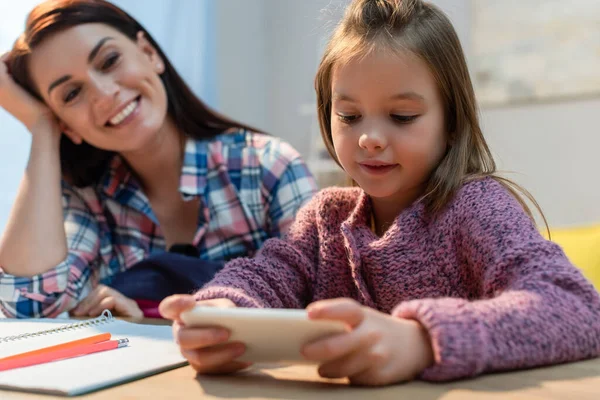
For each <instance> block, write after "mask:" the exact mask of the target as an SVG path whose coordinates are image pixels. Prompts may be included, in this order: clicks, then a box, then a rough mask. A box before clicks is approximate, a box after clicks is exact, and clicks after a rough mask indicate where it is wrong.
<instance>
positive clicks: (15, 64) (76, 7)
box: [8, 0, 257, 187]
mask: <svg viewBox="0 0 600 400" xmlns="http://www.w3.org/2000/svg"><path fill="white" fill-rule="evenodd" d="M87 23H102V24H106V25H109V26H111V27H113V28H114V29H116V30H118V31H119V32H121V33H122V34H124V35H125V36H127V37H129V38H130V39H131V40H134V41H135V40H136V35H137V33H138V32H139V31H143V32H144V34H145V36H146V38H147V39H148V41H149V42H150V44H152V46H153V47H154V48H155V49H156V51H157V52H158V54H159V56H160V57H161V59H162V60H163V62H164V65H165V71H164V72H163V73H162V74H161V80H162V82H163V84H164V85H165V89H166V92H167V103H168V109H167V113H168V115H169V116H170V117H171V118H172V119H173V121H174V123H175V125H176V127H177V128H178V129H179V131H180V132H183V133H185V134H186V135H189V136H191V137H195V138H198V139H205V138H210V137H213V136H215V135H218V134H220V133H223V132H224V131H226V130H227V129H230V128H243V129H248V130H252V131H257V130H256V129H253V128H251V127H249V126H246V125H243V124H240V123H238V122H235V121H232V120H230V119H228V118H226V117H224V116H222V115H219V114H218V113H216V112H215V111H213V110H211V109H210V108H208V107H207V106H206V105H205V104H204V103H203V102H202V101H201V100H200V99H198V97H196V95H194V93H193V92H192V90H191V89H190V88H189V87H188V86H187V84H186V83H185V82H184V81H183V79H182V78H181V76H180V75H179V74H178V73H177V71H176V70H175V68H174V67H173V65H172V64H171V63H170V62H169V60H168V58H167V57H166V55H165V54H164V52H163V51H162V50H161V48H160V46H159V45H158V44H157V43H156V41H155V40H154V39H153V38H152V36H151V35H150V34H149V33H148V32H147V31H146V30H145V29H144V28H143V27H142V25H141V24H140V23H139V22H137V21H136V20H135V19H133V18H132V17H131V16H130V15H128V14H127V13H126V12H125V11H123V10H121V9H120V8H118V7H117V6H115V5H113V4H111V3H109V2H107V1H104V0H48V1H46V2H44V3H42V4H39V5H38V6H36V7H35V8H34V9H33V10H32V11H31V12H30V13H29V16H28V17H27V21H26V23H25V32H24V33H23V34H22V35H21V36H20V37H19V38H18V39H17V41H16V42H15V45H14V47H13V49H12V51H11V55H10V58H9V61H8V65H9V69H10V71H11V74H12V76H13V78H14V79H15V81H16V82H17V83H18V84H20V85H21V86H23V87H24V88H25V89H26V90H27V91H28V92H29V93H31V94H32V95H34V96H35V97H36V98H38V99H40V100H41V97H40V96H39V94H38V93H37V90H36V86H35V84H34V82H32V79H31V76H30V74H29V68H28V61H29V55H30V54H31V52H32V51H34V49H35V47H36V46H37V45H39V44H40V43H41V42H42V41H44V40H45V39H46V38H48V37H49V36H50V35H52V34H54V33H56V32H59V31H62V30H65V29H68V28H70V27H73V26H76V25H81V24H87ZM113 155H114V152H111V151H106V150H101V149H98V148H96V147H93V146H91V145H89V144H88V143H85V142H83V143H82V144H81V145H76V144H74V143H73V142H71V140H69V139H68V138H67V137H66V136H65V135H63V136H62V138H61V142H60V158H61V168H62V173H63V176H65V177H67V178H68V179H69V181H71V182H72V183H73V184H74V185H76V186H79V187H82V186H88V185H91V184H94V183H96V182H98V180H99V179H100V178H101V176H102V175H103V174H104V172H105V171H106V168H107V166H108V162H109V161H110V159H111V158H112V156H113Z"/></svg>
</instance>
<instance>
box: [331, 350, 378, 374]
mask: <svg viewBox="0 0 600 400" xmlns="http://www.w3.org/2000/svg"><path fill="white" fill-rule="evenodd" d="M370 361H371V360H369V359H368V358H367V357H366V354H365V352H364V351H360V350H357V351H355V352H353V353H350V354H347V355H346V356H344V357H342V358H339V359H336V360H333V361H331V362H328V363H325V364H322V365H321V366H320V367H319V375H321V376H322V377H323V378H331V379H336V378H345V377H348V376H352V375H358V374H360V373H362V372H363V371H366V370H368V369H369V368H371V367H372V364H370Z"/></svg>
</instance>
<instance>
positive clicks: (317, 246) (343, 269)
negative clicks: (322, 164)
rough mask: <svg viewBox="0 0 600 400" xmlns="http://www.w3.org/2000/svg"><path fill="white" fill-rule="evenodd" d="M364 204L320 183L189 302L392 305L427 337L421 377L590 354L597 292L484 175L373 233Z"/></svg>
mask: <svg viewBox="0 0 600 400" xmlns="http://www.w3.org/2000/svg"><path fill="white" fill-rule="evenodd" d="M370 207H371V206H370V201H369V198H368V196H367V195H366V194H365V193H364V192H363V191H362V190H360V189H358V188H345V189H341V188H332V189H326V190H323V191H321V192H320V193H319V194H318V195H317V196H316V197H315V198H314V199H313V200H312V201H311V202H310V203H309V204H307V205H306V206H305V207H304V208H303V209H302V210H301V211H300V212H299V214H298V216H297V220H296V222H295V224H294V225H293V226H292V228H291V230H290V232H289V234H288V236H287V238H286V239H285V240H281V239H271V240H268V241H267V242H266V243H265V245H264V246H263V248H262V250H261V251H260V252H259V253H258V254H257V255H256V257H255V258H252V259H249V258H241V259H236V260H233V261H231V262H229V263H228V264H227V265H226V266H225V267H224V269H223V270H222V271H221V272H220V273H218V274H217V275H216V276H215V278H214V279H213V280H212V281H211V282H209V283H208V284H207V285H206V286H205V287H204V288H203V289H201V290H200V291H199V292H198V293H197V294H196V298H197V299H211V298H221V297H223V298H228V299H231V300H232V301H233V302H235V303H236V304H237V305H238V306H240V307H273V308H304V307H306V306H307V305H308V304H309V303H311V302H314V301H316V300H321V299H330V298H337V297H349V298H353V299H355V300H358V301H359V302H360V303H362V304H364V305H366V306H369V307H372V308H375V309H377V310H379V311H382V312H385V313H389V312H390V311H391V310H392V309H393V308H394V307H396V306H397V305H398V304H400V309H401V316H402V317H404V318H411V319H415V320H417V321H419V322H420V323H421V324H422V325H423V326H424V327H425V328H426V329H427V330H428V332H429V335H430V337H431V340H432V347H433V349H434V355H435V364H434V365H433V366H431V367H429V368H428V369H426V370H425V371H424V372H423V373H422V374H421V378H422V379H426V380H450V379H458V378H464V377H471V376H475V375H477V374H480V373H483V372H489V371H499V370H507V369H517V368H526V367H533V366H539V365H545V364H555V363H562V362H567V361H573V360H578V359H584V358H590V357H595V356H598V355H600V298H599V295H598V293H597V292H596V291H595V290H594V288H593V286H592V285H591V284H590V283H589V282H588V281H587V280H586V279H585V278H584V277H583V276H582V275H581V273H580V272H579V271H578V270H577V269H576V268H575V267H573V265H572V264H571V263H570V262H569V261H568V259H567V258H566V256H565V255H564V253H563V251H562V250H561V249H560V247H559V246H557V245H556V244H554V243H552V242H549V241H546V240H545V239H543V238H542V236H541V235H540V234H539V233H538V231H537V229H536V227H535V225H534V224H533V223H532V221H531V220H530V218H529V217H528V216H527V215H526V214H525V212H524V211H523V209H522V208H521V206H520V205H519V203H518V202H517V201H516V199H515V198H514V197H513V196H512V195H511V194H510V193H509V192H508V191H507V190H506V189H505V188H504V187H503V186H502V185H500V184H499V183H498V182H496V181H495V180H493V179H491V178H486V179H484V180H480V181H475V182H471V183H468V184H466V185H464V186H463V187H462V188H461V190H459V192H458V193H457V195H456V196H455V198H454V200H453V201H452V202H451V203H450V204H449V205H448V207H447V208H446V209H445V211H444V212H442V213H441V214H438V216H437V217H435V218H433V217H431V216H428V214H427V213H425V212H424V207H423V204H422V203H420V202H416V203H414V204H413V205H412V206H410V207H409V208H407V209H405V210H404V211H403V212H402V213H401V214H400V215H399V216H398V217H397V219H396V220H395V223H394V224H393V226H392V227H391V228H390V229H389V230H388V231H387V232H386V233H385V235H384V236H383V237H382V238H378V237H377V236H375V235H374V234H373V233H372V232H371V230H370V229H369V227H368V218H369V215H370V212H371V211H370Z"/></svg>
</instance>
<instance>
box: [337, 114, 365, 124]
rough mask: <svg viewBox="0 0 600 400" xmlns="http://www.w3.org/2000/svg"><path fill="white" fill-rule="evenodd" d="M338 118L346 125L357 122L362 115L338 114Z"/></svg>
mask: <svg viewBox="0 0 600 400" xmlns="http://www.w3.org/2000/svg"><path fill="white" fill-rule="evenodd" d="M337 116H338V118H339V119H340V121H342V122H343V123H344V124H352V123H355V122H357V121H358V120H359V119H360V115H344V114H338V115H337Z"/></svg>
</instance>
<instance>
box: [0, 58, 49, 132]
mask: <svg viewBox="0 0 600 400" xmlns="http://www.w3.org/2000/svg"><path fill="white" fill-rule="evenodd" d="M8 56H9V53H5V54H4V55H2V56H1V57H0V107H2V108H4V109H5V110H6V111H8V112H9V113H10V114H12V115H13V116H14V117H15V118H16V119H18V120H19V121H21V122H22V123H23V124H24V125H25V126H26V127H27V129H28V130H29V131H30V132H31V133H34V132H37V131H38V130H42V131H48V129H50V131H51V132H53V133H55V134H56V135H58V137H60V129H58V121H57V119H56V117H55V116H54V114H53V113H52V111H51V110H50V108H48V107H47V106H46V105H45V104H44V103H42V102H40V101H39V100H38V99H36V98H35V97H33V96H32V95H30V94H29V93H28V92H27V91H26V90H25V89H23V88H22V87H21V86H19V85H18V84H17V83H16V82H15V81H14V79H13V78H12V76H11V74H10V71H9V70H8V65H7V64H6V62H7V60H8Z"/></svg>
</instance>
